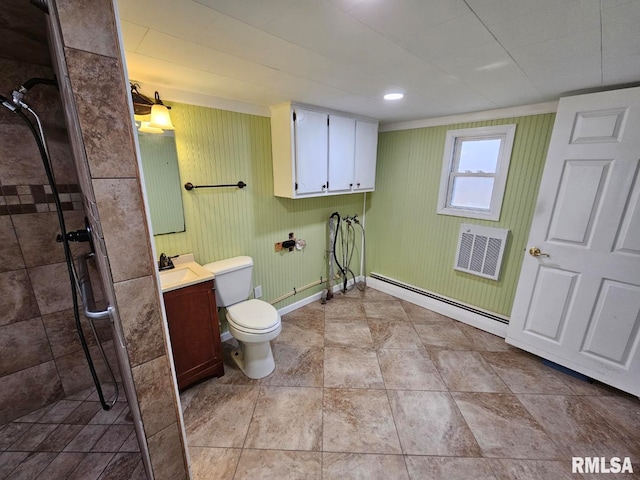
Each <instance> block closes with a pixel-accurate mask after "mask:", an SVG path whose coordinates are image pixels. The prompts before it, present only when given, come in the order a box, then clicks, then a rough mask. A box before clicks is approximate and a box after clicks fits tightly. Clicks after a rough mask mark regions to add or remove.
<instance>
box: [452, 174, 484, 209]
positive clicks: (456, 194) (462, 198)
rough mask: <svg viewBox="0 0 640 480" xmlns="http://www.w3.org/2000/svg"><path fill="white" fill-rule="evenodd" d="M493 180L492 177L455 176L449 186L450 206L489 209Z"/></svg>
mask: <svg viewBox="0 0 640 480" xmlns="http://www.w3.org/2000/svg"><path fill="white" fill-rule="evenodd" d="M493 180H494V179H493V177H455V178H454V179H453V185H452V188H451V190H452V192H451V206H452V207H459V208H478V209H484V210H489V208H490V207H491V195H492V193H493Z"/></svg>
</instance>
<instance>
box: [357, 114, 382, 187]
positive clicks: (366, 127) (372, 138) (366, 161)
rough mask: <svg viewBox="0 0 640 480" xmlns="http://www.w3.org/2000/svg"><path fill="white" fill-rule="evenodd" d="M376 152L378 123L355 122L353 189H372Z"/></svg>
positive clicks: (374, 184) (374, 178)
mask: <svg viewBox="0 0 640 480" xmlns="http://www.w3.org/2000/svg"><path fill="white" fill-rule="evenodd" d="M377 154H378V124H377V123H375V122H366V121H364V120H358V121H357V122H356V161H355V174H354V181H355V182H354V183H355V184H354V186H353V189H354V190H373V189H374V188H375V186H376V155H377Z"/></svg>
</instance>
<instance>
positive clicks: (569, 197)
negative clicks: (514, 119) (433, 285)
mask: <svg viewBox="0 0 640 480" xmlns="http://www.w3.org/2000/svg"><path fill="white" fill-rule="evenodd" d="M639 164H640V88H630V89H624V90H615V91H610V92H602V93H595V94H590V95H580V96H575V97H568V98H563V99H561V100H560V104H559V107H558V113H557V117H556V123H555V126H554V129H553V134H552V136H551V143H550V145H549V153H548V156H547V161H546V164H545V168H544V173H543V176H542V183H541V185H540V193H539V196H538V201H537V204H536V210H535V214H534V218H533V223H532V226H531V231H530V233H529V243H528V245H527V251H529V249H535V248H538V249H539V250H540V255H539V256H534V254H536V253H537V252H536V251H533V252H532V253H527V254H526V255H525V259H524V262H523V266H522V272H521V275H520V280H519V283H518V289H517V292H516V298H515V303H514V307H513V311H512V314H511V321H510V323H509V328H508V332H507V342H508V343H511V344H513V345H515V346H517V347H520V348H522V349H524V350H527V351H529V352H532V353H535V354H537V355H540V356H542V357H544V358H547V359H549V360H551V361H553V362H556V363H559V364H561V365H564V366H566V367H568V368H571V369H573V370H575V371H577V372H580V373H583V374H585V375H587V376H589V377H592V378H594V379H596V380H599V381H601V382H603V383H606V384H609V385H612V386H614V387H617V388H619V389H621V390H624V391H627V392H630V393H632V394H634V395H640V353H639V352H638V343H639V340H640V198H639V197H640V178H639V176H640V172H639Z"/></svg>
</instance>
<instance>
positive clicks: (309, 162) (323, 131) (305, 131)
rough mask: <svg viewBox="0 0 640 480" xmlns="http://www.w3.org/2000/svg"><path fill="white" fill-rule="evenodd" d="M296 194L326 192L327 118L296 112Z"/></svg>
mask: <svg viewBox="0 0 640 480" xmlns="http://www.w3.org/2000/svg"><path fill="white" fill-rule="evenodd" d="M295 115H296V116H295V121H294V125H295V128H294V132H295V145H296V150H295V151H296V185H297V188H296V194H297V195H304V194H306V193H321V192H324V191H325V189H326V188H327V152H328V138H329V134H328V128H327V118H328V116H327V114H326V113H321V112H314V111H311V110H304V109H302V108H296V110H295Z"/></svg>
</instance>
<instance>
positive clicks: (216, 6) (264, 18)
mask: <svg viewBox="0 0 640 480" xmlns="http://www.w3.org/2000/svg"><path fill="white" fill-rule="evenodd" d="M298 1H299V0H266V1H265V0H195V2H194V3H199V4H200V5H203V6H206V7H208V8H210V9H212V10H215V11H218V12H222V13H224V14H226V15H229V16H230V17H233V18H237V19H238V20H241V21H243V22H245V23H248V24H249V25H255V26H262V25H265V24H267V23H269V22H270V21H271V20H273V19H276V18H278V17H279V16H281V15H282V14H283V13H285V12H286V11H287V10H288V9H289V8H291V6H293V5H294V4H295V3H296V2H298ZM180 3H182V1H181V2H180Z"/></svg>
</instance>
